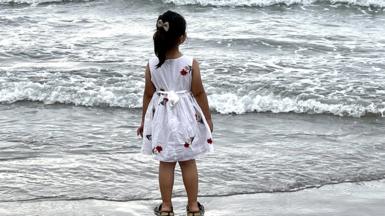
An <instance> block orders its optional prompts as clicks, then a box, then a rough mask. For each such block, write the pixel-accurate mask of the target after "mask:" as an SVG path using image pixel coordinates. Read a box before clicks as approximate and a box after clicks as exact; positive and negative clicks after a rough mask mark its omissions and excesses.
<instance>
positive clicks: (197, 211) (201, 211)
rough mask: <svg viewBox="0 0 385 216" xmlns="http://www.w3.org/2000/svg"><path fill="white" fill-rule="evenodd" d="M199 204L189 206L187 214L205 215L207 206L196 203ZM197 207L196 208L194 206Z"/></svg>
mask: <svg viewBox="0 0 385 216" xmlns="http://www.w3.org/2000/svg"><path fill="white" fill-rule="evenodd" d="M196 205H197V206H191V207H189V206H187V207H186V211H187V216H204V214H205V208H204V207H203V205H201V204H200V203H199V202H197V203H196ZM194 207H195V208H194Z"/></svg>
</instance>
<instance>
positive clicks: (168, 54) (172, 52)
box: [166, 47, 182, 59]
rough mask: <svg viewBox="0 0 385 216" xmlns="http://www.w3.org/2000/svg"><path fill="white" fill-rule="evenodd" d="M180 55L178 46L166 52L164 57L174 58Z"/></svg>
mask: <svg viewBox="0 0 385 216" xmlns="http://www.w3.org/2000/svg"><path fill="white" fill-rule="evenodd" d="M181 56H182V53H181V52H180V51H179V48H178V47H176V48H174V49H171V50H169V51H167V52H166V59H176V58H179V57H181Z"/></svg>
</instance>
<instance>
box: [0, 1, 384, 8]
mask: <svg viewBox="0 0 385 216" xmlns="http://www.w3.org/2000/svg"><path fill="white" fill-rule="evenodd" d="M88 1H92V0H0V4H8V3H16V4H31V5H38V4H44V3H59V2H88ZM149 2H151V1H149ZM149 2H146V3H149ZM161 2H163V3H172V4H175V5H200V6H230V7H234V6H235V7H237V6H246V7H255V6H257V7H265V6H271V5H277V4H284V5H293V4H303V5H309V4H313V3H317V2H320V3H324V2H326V3H331V4H336V3H344V4H350V5H357V6H365V7H369V6H375V7H385V1H383V0H162V1H161ZM151 3H152V2H151Z"/></svg>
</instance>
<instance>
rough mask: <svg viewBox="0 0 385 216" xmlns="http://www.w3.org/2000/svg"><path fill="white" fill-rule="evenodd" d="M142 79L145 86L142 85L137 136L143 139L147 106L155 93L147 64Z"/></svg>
mask: <svg viewBox="0 0 385 216" xmlns="http://www.w3.org/2000/svg"><path fill="white" fill-rule="evenodd" d="M144 79H145V84H144V93H143V108H142V121H141V123H140V126H139V128H138V130H137V135H140V136H141V137H143V126H144V116H145V115H146V112H147V108H148V104H149V103H150V101H151V98H152V96H153V94H154V92H155V86H154V84H153V83H152V82H151V73H150V67H149V66H148V64H147V66H146V71H145V74H144Z"/></svg>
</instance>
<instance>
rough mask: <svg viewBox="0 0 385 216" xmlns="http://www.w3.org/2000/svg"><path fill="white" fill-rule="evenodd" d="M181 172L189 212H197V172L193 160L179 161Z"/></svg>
mask: <svg viewBox="0 0 385 216" xmlns="http://www.w3.org/2000/svg"><path fill="white" fill-rule="evenodd" d="M179 165H180V168H181V170H182V176H183V183H184V187H185V189H186V192H187V198H188V207H189V209H190V211H199V207H198V203H197V199H198V171H197V165H196V163H195V160H188V161H179Z"/></svg>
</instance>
